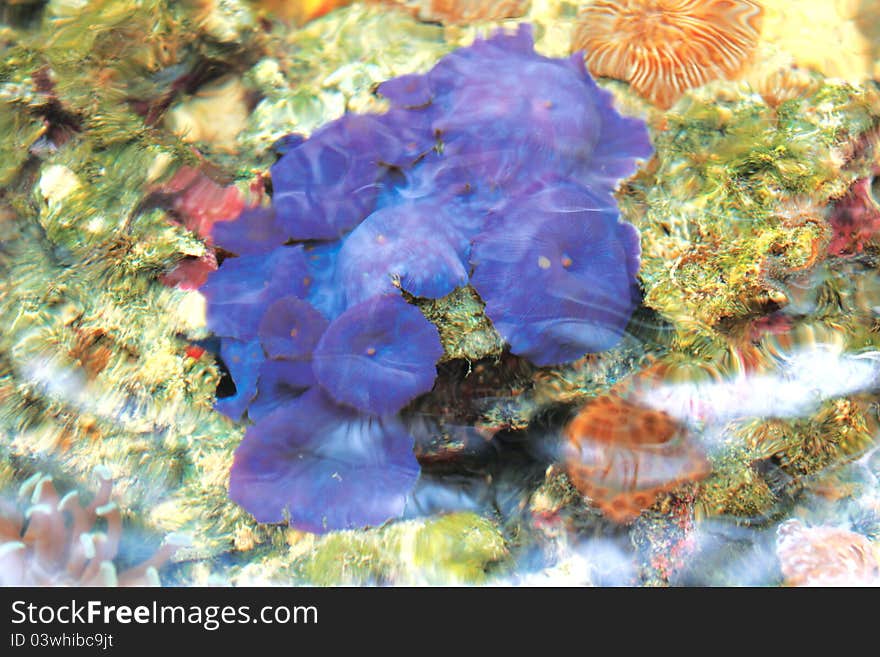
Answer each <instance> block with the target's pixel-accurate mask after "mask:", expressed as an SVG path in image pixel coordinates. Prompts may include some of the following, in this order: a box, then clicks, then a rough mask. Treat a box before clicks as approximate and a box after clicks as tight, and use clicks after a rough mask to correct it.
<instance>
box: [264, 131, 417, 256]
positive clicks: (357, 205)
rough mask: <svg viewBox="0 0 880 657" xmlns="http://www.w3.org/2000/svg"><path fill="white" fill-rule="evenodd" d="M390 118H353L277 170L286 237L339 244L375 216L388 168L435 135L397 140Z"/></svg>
mask: <svg viewBox="0 0 880 657" xmlns="http://www.w3.org/2000/svg"><path fill="white" fill-rule="evenodd" d="M390 123H392V122H391V121H389V120H388V118H383V117H381V116H375V115H369V114H367V115H358V114H347V115H345V116H343V117H342V118H340V119H338V120H336V121H334V122H332V123H330V124H328V125H326V126H325V127H323V128H321V129H320V130H319V131H317V132H316V133H315V134H314V135H312V137H311V138H310V139H307V140H306V141H304V142H302V143H301V144H300V145H298V146H296V147H295V148H292V149H291V150H290V151H289V152H287V153H286V154H285V155H284V156H283V157H282V158H281V159H280V160H278V162H276V163H275V165H274V166H273V167H272V184H273V187H274V190H275V193H274V196H273V197H272V202H273V204H274V207H275V209H276V211H277V214H278V220H279V223H280V224H281V226H282V228H283V230H284V231H285V236H286V237H289V238H291V239H296V240H320V239H336V238H338V237H340V236H341V235H343V234H344V233H346V232H348V231H349V230H351V229H352V228H353V227H354V226H356V225H357V224H358V223H360V221H361V220H362V219H363V218H364V217H365V216H366V215H368V214H369V213H370V212H372V210H373V208H374V206H375V202H376V195H377V194H378V191H379V189H380V187H381V178H382V176H383V175H384V174H385V172H386V171H387V165H403V164H405V163H407V162H409V161H410V160H412V159H414V158H416V157H418V155H419V153H420V152H422V151H424V150H427V149H429V148H430V147H431V145H432V143H431V138H430V135H429V133H427V132H422V133H420V134H407V135H406V137H405V138H401V137H400V136H398V135H396V134H395V133H394V132H393V130H392V128H391V126H390V125H386V124H390Z"/></svg>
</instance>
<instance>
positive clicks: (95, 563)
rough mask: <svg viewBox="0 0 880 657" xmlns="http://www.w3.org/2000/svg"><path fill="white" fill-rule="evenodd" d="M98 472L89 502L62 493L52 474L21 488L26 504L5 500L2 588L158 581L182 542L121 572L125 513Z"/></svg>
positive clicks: (0, 524) (0, 537)
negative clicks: (116, 560) (160, 571)
mask: <svg viewBox="0 0 880 657" xmlns="http://www.w3.org/2000/svg"><path fill="white" fill-rule="evenodd" d="M98 474H99V476H100V478H101V485H100V489H99V490H98V493H97V494H96V495H95V498H94V499H93V500H92V503H91V504H89V505H88V506H83V505H82V504H81V503H80V501H79V497H78V494H77V493H76V492H75V491H73V492H70V493H68V494H67V495H65V496H64V497H60V496H59V495H58V492H57V491H56V489H55V486H54V485H53V483H52V479H51V477H46V476H43V475H35V476H33V477H31V478H30V479H29V480H28V481H26V482H25V483H24V485H23V486H22V487H21V491H20V494H21V496H22V497H24V498H29V504H27V505H26V506H27V508H25V509H23V510H22V509H21V508H20V507H19V505H17V504H14V503H11V502H8V501H7V502H0V586H158V585H159V576H158V574H157V572H156V568H157V567H158V566H160V565H161V564H163V563H164V562H166V561H167V560H168V559H169V558H170V557H171V556H172V554H174V552H175V551H176V549H177V547H178V546H177V545H175V544H174V543H173V541H172V542H166V543H165V544H164V545H163V546H162V547H161V548H160V549H159V551H158V552H157V553H156V554H155V555H154V556H153V557H152V558H150V559H149V560H147V561H145V562H143V563H141V564H140V565H138V566H135V567H133V568H130V569H128V570H125V571H123V572H121V573H119V574H117V572H116V566H115V565H114V564H113V559H114V558H115V557H116V552H117V550H118V549H119V541H120V537H121V535H122V516H121V514H120V512H119V507H117V506H116V504H115V503H113V502H112V501H111V500H110V492H111V488H112V481H111V479H110V477H109V475H108V474H107V473H106V472H103V471H101V472H99V473H98ZM101 525H103V526H104V527H103V530H100V529H99V528H98V527H99V526H101Z"/></svg>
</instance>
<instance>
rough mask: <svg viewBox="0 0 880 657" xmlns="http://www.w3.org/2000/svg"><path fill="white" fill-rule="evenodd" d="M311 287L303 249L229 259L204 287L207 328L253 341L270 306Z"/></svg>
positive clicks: (227, 336) (301, 293) (289, 249)
mask: <svg viewBox="0 0 880 657" xmlns="http://www.w3.org/2000/svg"><path fill="white" fill-rule="evenodd" d="M308 284H309V274H308V269H307V267H306V258H305V255H304V253H303V248H302V247H301V246H297V247H279V248H277V249H275V250H274V251H272V252H271V253H270V254H268V256H266V255H246V256H241V257H239V258H230V259H228V260H226V261H224V262H223V266H222V267H220V269H218V270H217V271H215V272H214V273H212V274H211V276H210V278H209V279H208V282H207V283H205V285H204V286H203V287H202V293H203V294H204V295H205V297H207V299H208V327H209V328H210V329H211V330H212V331H213V332H214V333H215V334H216V335H219V336H221V337H224V338H236V339H238V340H245V341H247V340H253V339H254V338H256V337H257V331H258V329H259V326H260V321H261V320H262V318H263V313H264V312H265V310H266V308H267V307H268V306H269V304H270V303H271V302H273V301H275V300H276V299H278V298H280V297H283V296H289V295H293V296H303V295H304V294H305V292H306V290H307V288H308Z"/></svg>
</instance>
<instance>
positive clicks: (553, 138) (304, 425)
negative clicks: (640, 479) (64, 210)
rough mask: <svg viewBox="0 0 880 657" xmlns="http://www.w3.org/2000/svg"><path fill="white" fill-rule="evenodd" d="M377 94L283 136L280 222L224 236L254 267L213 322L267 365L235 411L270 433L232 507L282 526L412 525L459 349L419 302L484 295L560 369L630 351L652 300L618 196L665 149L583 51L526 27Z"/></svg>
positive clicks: (222, 285)
mask: <svg viewBox="0 0 880 657" xmlns="http://www.w3.org/2000/svg"><path fill="white" fill-rule="evenodd" d="M378 92H379V93H380V94H381V95H383V96H385V97H386V98H387V99H388V100H389V101H390V103H391V109H390V110H389V111H388V112H386V113H385V114H381V115H373V114H371V115H355V114H349V115H346V116H344V117H342V118H341V119H338V120H336V121H333V122H331V123H329V124H327V125H326V126H324V127H323V128H321V129H320V130H318V131H317V132H315V134H313V135H312V136H311V137H310V138H308V139H302V138H300V137H298V136H296V137H293V138H291V139H289V140H286V141H285V142H284V143H283V144H281V146H280V147H279V149H278V152H279V153H282V156H281V158H280V159H279V160H278V162H277V163H276V164H275V165H274V166H273V168H272V184H273V190H274V191H273V208H272V209H271V210H259V211H249V212H246V213H244V214H243V216H242V218H241V219H240V220H239V222H241V223H240V225H236V224H239V222H232V223H228V224H218V225H217V228H216V229H215V233H216V235H215V238H216V239H217V242H218V244H220V245H222V246H223V247H224V248H225V249H226V250H228V251H231V252H233V253H236V254H238V255H239V256H240V257H239V258H235V259H230V260H227V261H226V262H224V263H223V265H222V266H221V268H220V271H219V273H218V274H215V275H214V276H212V278H211V280H210V281H209V283H208V285H207V286H206V288H205V291H206V296H208V301H209V313H208V314H209V326H210V327H211V328H212V329H213V330H214V332H215V333H216V334H217V335H220V336H222V337H223V355H224V358H252V359H253V362H251V363H248V364H242V363H239V362H235V363H232V364H229V367H230V371H231V372H232V375H233V378H234V379H235V381H236V384H237V386H238V392H237V394H236V395H235V396H234V397H232V398H227V399H225V400H221V402H218V406H221V407H223V408H224V410H226V411H227V412H230V413H232V414H233V415H235V413H234V412H235V411H244V410H247V413H248V415H249V417H250V418H251V419H252V420H257V423H256V424H255V425H254V426H253V427H251V429H249V431H248V434H247V436H246V438H245V441H244V442H243V443H242V446H241V448H240V449H239V451H238V453H237V454H236V462H235V466H234V468H233V476H232V484H231V486H230V494H231V495H232V497H233V499H235V500H236V501H238V502H239V503H240V504H241V505H242V506H244V507H245V508H246V509H247V510H248V511H250V512H251V513H253V514H254V515H255V517H257V518H258V519H259V520H262V521H265V522H277V521H280V520H281V519H283V517H284V510H285V509H287V510H288V511H289V513H290V519H291V520H290V521H291V523H292V524H294V525H295V526H297V527H302V528H308V529H312V530H314V531H323V530H325V529H328V528H339V527H349V526H360V525H362V524H369V523H376V522H382V521H384V520H386V519H388V518H391V517H395V516H396V515H399V514H400V512H401V511H402V504H403V502H402V500H403V499H404V497H405V494H406V490H408V487H411V486H412V484H413V483H414V481H415V477H416V475H417V473H418V468H417V466H416V465H415V463H414V460H413V459H412V454H411V451H410V448H411V444H412V439H411V438H410V437H409V436H408V434H407V433H406V432H405V431H404V430H403V429H402V427H401V426H400V422H399V420H398V418H397V417H396V415H395V414H397V413H398V412H399V411H400V410H401V409H402V408H403V407H404V406H405V405H406V404H407V403H409V402H410V401H411V400H412V399H414V398H415V397H417V396H418V395H421V394H423V393H427V392H428V391H429V390H431V388H432V386H433V383H434V379H435V376H436V370H435V364H436V361H437V360H438V359H439V358H440V357H441V356H442V348H441V345H440V341H439V336H438V332H437V330H436V328H434V327H433V326H432V325H431V324H430V323H429V322H428V321H427V320H426V319H425V318H424V317H423V316H422V315H421V313H420V312H419V311H418V310H417V309H416V308H415V307H413V306H412V305H410V304H409V303H407V302H406V301H405V300H404V298H403V295H402V294H401V290H403V291H404V292H406V293H408V294H411V295H414V296H416V297H428V298H439V297H443V296H445V295H447V294H449V293H450V292H452V291H453V290H454V289H455V288H457V287H461V286H464V285H468V284H470V285H472V286H473V287H474V288H475V289H476V290H477V291H478V292H479V294H480V295H481V296H482V298H483V300H484V301H485V303H486V313H487V315H488V316H489V318H490V319H491V320H492V321H493V322H494V323H495V326H496V328H497V329H498V331H499V332H500V333H501V335H502V336H503V337H504V338H505V339H506V340H507V341H508V343H509V344H510V347H511V351H512V352H514V353H516V354H520V355H523V356H526V357H528V358H529V359H531V360H532V361H533V362H535V363H536V364H539V365H547V364H554V363H559V362H564V361H570V360H573V359H576V358H579V357H580V356H582V355H583V354H585V353H587V352H593V351H602V350H605V349H608V348H610V347H612V346H613V345H614V344H615V343H616V342H617V340H618V339H619V338H620V336H621V335H622V333H623V332H624V330H625V327H626V325H627V323H628V320H629V317H630V315H631V313H632V311H633V309H634V308H635V306H636V304H637V302H638V296H637V288H636V273H637V271H638V266H639V246H638V234H637V232H636V231H635V229H634V228H633V227H632V226H630V225H629V224H625V223H621V222H619V220H618V212H617V208H616V205H615V202H614V198H613V196H612V192H613V190H614V188H615V187H616V185H617V183H618V182H619V180H620V179H621V178H623V177H625V176H627V175H630V174H631V173H632V172H633V171H634V170H635V163H636V159H637V158H643V157H647V156H649V155H650V153H651V145H650V141H649V140H648V134H647V130H646V128H645V126H644V123H643V122H641V121H639V120H636V119H629V118H624V117H622V116H620V115H619V114H618V113H617V112H616V111H615V110H614V108H613V105H612V98H611V95H610V94H608V93H606V92H604V91H602V90H601V89H599V88H598V86H597V85H596V83H595V82H594V81H593V80H592V79H591V78H590V77H589V75H588V74H587V72H586V70H585V69H584V66H583V62H582V59H581V57H580V56H578V55H575V56H573V57H572V58H570V59H566V60H561V59H550V58H546V57H542V56H540V55H538V54H536V53H535V52H534V49H533V44H532V37H531V30H530V28H529V27H528V26H520V29H519V30H518V31H517V32H516V33H513V34H510V33H503V32H499V33H497V34H495V35H494V36H493V37H491V38H489V39H487V40H477V41H476V42H475V43H474V45H473V46H471V47H469V48H463V49H460V50H458V51H456V52H454V53H452V54H450V55H448V56H446V57H444V58H443V59H442V60H441V61H440V62H439V63H438V64H437V65H436V66H435V67H434V69H433V70H431V71H430V72H428V73H427V74H425V75H407V76H403V77H401V78H397V79H394V80H389V81H388V82H385V83H383V84H382V85H380V86H379V88H378ZM290 241H294V242H304V243H305V244H301V245H297V246H277V245H278V244H286V243H288V242H290ZM258 254H267V255H258ZM280 254H283V255H284V258H289V262H288V263H287V264H280V260H279V258H280V257H281V255H280ZM294 254H295V255H294ZM285 262H287V261H285ZM227 343H229V344H227ZM404 452H405V455H404ZM334 474H335V475H338V476H339V477H341V483H340V482H339V481H337V480H336V479H335V478H334V477H333V475H334ZM370 481H372V482H374V483H373V484H370V483H369V482H370ZM385 483H388V490H387V491H384V492H383V490H381V487H382V485H383V484H385Z"/></svg>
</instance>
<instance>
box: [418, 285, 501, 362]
mask: <svg viewBox="0 0 880 657" xmlns="http://www.w3.org/2000/svg"><path fill="white" fill-rule="evenodd" d="M416 303H417V305H418V306H419V309H420V310H421V311H422V313H423V314H424V315H425V317H427V318H428V319H429V320H430V321H431V322H432V323H433V324H434V326H436V327H437V330H438V331H439V333H440V342H441V343H442V344H443V359H442V360H453V359H455V358H466V359H467V360H480V359H481V358H486V357H488V356H495V357H497V356H500V355H501V352H502V351H503V350H504V340H503V339H502V338H501V336H500V335H498V331H496V330H495V327H494V326H492V322H491V321H490V320H489V318H488V317H486V312H485V308H486V304H485V303H483V300H482V299H480V296H479V295H478V294H477V293H476V291H475V290H474V289H473V288H472V287H471V286H470V285H466V286H464V287H459V288H456V289H455V290H453V291H452V292H450V293H449V294H448V295H446V296H445V297H442V298H440V299H417V300H416Z"/></svg>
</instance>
